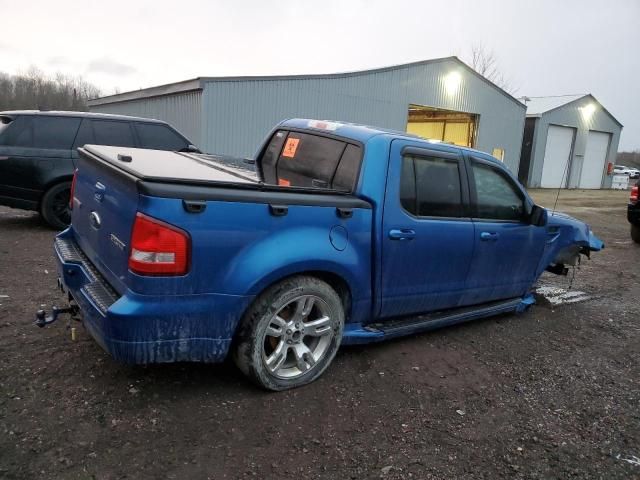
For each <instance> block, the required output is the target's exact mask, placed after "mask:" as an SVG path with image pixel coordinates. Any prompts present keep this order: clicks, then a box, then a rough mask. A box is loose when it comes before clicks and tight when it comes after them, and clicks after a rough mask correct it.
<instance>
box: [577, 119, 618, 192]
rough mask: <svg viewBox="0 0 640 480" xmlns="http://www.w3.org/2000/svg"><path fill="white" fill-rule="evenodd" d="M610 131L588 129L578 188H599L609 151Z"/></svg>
mask: <svg viewBox="0 0 640 480" xmlns="http://www.w3.org/2000/svg"><path fill="white" fill-rule="evenodd" d="M610 140H611V134H610V133H604V132H595V131H593V130H592V131H590V132H589V134H588V135H587V148H586V149H585V152H584V162H583V163H582V173H581V174H580V185H579V186H580V188H600V187H601V186H602V175H603V174H604V165H605V162H606V160H607V152H608V151H609V141H610Z"/></svg>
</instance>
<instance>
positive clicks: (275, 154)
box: [259, 130, 362, 192]
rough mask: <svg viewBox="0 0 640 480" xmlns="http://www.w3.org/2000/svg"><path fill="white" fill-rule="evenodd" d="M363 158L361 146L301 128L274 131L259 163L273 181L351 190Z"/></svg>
mask: <svg viewBox="0 0 640 480" xmlns="http://www.w3.org/2000/svg"><path fill="white" fill-rule="evenodd" d="M361 162H362V147H361V146H359V145H356V144H353V143H348V142H345V141H342V140H339V139H335V138H329V137H324V136H321V135H313V134H308V133H301V132H288V131H285V130H279V131H277V132H276V133H275V134H274V135H273V136H272V137H271V140H270V141H269V144H268V145H267V146H266V148H265V150H264V153H263V155H262V158H261V159H259V166H260V169H261V171H262V176H263V179H264V181H265V182H266V183H268V184H272V185H281V186H290V187H307V188H327V189H334V190H340V191H344V192H351V191H353V189H354V188H355V186H356V182H357V180H358V175H359V173H360V164H361Z"/></svg>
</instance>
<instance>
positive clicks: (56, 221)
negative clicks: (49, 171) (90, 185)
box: [40, 182, 71, 230]
mask: <svg viewBox="0 0 640 480" xmlns="http://www.w3.org/2000/svg"><path fill="white" fill-rule="evenodd" d="M70 196H71V182H61V183H57V184H55V185H54V186H53V187H51V188H50V189H49V190H47V191H46V192H45V194H44V195H43V197H42V201H41V202H40V215H41V216H42V218H43V219H44V221H45V222H46V223H47V225H49V226H50V227H52V228H55V229H56V230H63V229H65V228H67V227H68V226H69V224H70V223H71V209H70V208H69V198H70Z"/></svg>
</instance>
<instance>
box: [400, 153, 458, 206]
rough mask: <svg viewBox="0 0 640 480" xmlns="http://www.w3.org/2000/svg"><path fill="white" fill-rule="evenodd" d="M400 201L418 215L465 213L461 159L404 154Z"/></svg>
mask: <svg viewBox="0 0 640 480" xmlns="http://www.w3.org/2000/svg"><path fill="white" fill-rule="evenodd" d="M400 203H401V204H402V206H403V207H404V209H405V210H407V211H408V212H409V213H412V214H413V215H417V216H419V217H462V216H464V207H463V203H462V190H461V183H460V167H459V162H458V161H457V160H453V159H445V158H437V157H416V156H411V155H407V156H405V157H403V159H402V172H401V174H400Z"/></svg>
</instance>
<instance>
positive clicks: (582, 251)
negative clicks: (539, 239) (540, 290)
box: [538, 212, 604, 275]
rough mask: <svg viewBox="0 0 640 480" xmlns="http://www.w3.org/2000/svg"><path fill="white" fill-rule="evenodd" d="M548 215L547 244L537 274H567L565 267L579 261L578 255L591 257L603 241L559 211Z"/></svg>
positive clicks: (582, 223)
mask: <svg viewBox="0 0 640 480" xmlns="http://www.w3.org/2000/svg"><path fill="white" fill-rule="evenodd" d="M547 218H548V220H547V243H546V245H545V249H544V253H543V255H542V259H541V260H540V265H539V267H538V275H540V274H542V272H543V271H544V270H547V271H548V272H551V273H555V274H558V275H566V274H567V271H568V268H567V267H569V266H576V265H578V264H579V263H580V255H585V256H586V257H590V256H591V252H597V251H599V250H602V249H603V248H604V242H603V241H602V240H600V239H599V238H598V237H596V236H595V235H594V234H593V232H592V231H591V228H590V227H589V225H587V224H585V223H584V222H581V221H580V220H577V219H575V218H573V217H571V216H569V215H567V214H566V213H561V212H553V213H551V212H549V214H548V217H547Z"/></svg>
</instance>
